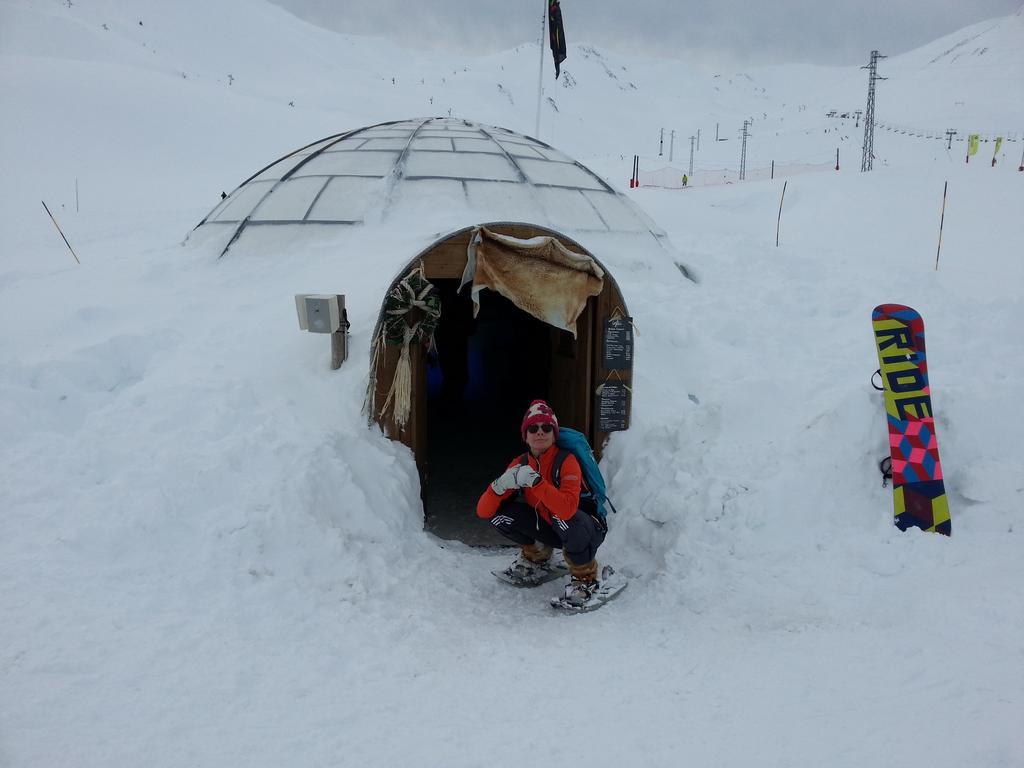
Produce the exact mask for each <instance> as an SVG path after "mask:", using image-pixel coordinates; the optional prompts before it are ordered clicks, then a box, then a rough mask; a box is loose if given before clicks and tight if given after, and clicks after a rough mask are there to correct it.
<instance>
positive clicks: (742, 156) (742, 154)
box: [740, 120, 750, 181]
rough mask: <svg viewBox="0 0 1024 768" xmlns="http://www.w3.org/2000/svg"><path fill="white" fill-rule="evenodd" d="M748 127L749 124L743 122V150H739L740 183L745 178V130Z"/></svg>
mask: <svg viewBox="0 0 1024 768" xmlns="http://www.w3.org/2000/svg"><path fill="white" fill-rule="evenodd" d="M749 126H750V122H749V121H747V120H744V121H743V149H741V150H740V181H743V180H744V179H745V178H747V136H749V135H750V134H748V133H747V128H748V127H749Z"/></svg>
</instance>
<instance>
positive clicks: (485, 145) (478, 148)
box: [455, 138, 499, 152]
mask: <svg viewBox="0 0 1024 768" xmlns="http://www.w3.org/2000/svg"><path fill="white" fill-rule="evenodd" d="M455 151H456V152H498V151H499V149H498V145H497V144H496V143H495V142H494V141H492V140H491V139H487V138H480V139H470V138H456V139H455Z"/></svg>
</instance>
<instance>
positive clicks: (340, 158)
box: [295, 152, 398, 177]
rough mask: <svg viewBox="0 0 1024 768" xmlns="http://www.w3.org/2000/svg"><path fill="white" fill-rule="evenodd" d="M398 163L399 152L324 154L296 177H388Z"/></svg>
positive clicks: (297, 172) (314, 159) (298, 172)
mask: <svg viewBox="0 0 1024 768" xmlns="http://www.w3.org/2000/svg"><path fill="white" fill-rule="evenodd" d="M397 161H398V152H324V153H322V154H320V155H317V156H316V157H314V158H313V159H312V160H310V161H309V162H308V163H306V164H305V165H304V166H302V167H301V168H300V169H299V170H298V171H296V172H295V176H296V177H299V176H318V175H319V176H348V175H355V176H386V175H387V174H389V173H391V170H392V169H393V168H394V167H395V163H396V162H397Z"/></svg>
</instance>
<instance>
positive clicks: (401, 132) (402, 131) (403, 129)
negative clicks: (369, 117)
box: [356, 125, 413, 139]
mask: <svg viewBox="0 0 1024 768" xmlns="http://www.w3.org/2000/svg"><path fill="white" fill-rule="evenodd" d="M412 132H413V128H412V126H400V125H396V126H394V127H392V128H370V129H369V130H366V131H359V133H357V134H356V136H362V137H363V138H364V139H395V138H407V137H409V136H411V135H412Z"/></svg>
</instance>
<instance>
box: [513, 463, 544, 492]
mask: <svg viewBox="0 0 1024 768" xmlns="http://www.w3.org/2000/svg"><path fill="white" fill-rule="evenodd" d="M516 469H518V470H519V471H518V472H516V481H517V482H518V483H519V487H520V488H533V486H535V485H536V484H537V483H539V482H540V479H541V478H540V472H538V471H537V470H536V469H534V468H533V467H531V466H530V465H529V464H527V465H526V466H525V467H517V468H516Z"/></svg>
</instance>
